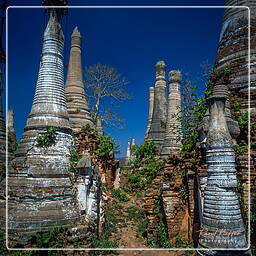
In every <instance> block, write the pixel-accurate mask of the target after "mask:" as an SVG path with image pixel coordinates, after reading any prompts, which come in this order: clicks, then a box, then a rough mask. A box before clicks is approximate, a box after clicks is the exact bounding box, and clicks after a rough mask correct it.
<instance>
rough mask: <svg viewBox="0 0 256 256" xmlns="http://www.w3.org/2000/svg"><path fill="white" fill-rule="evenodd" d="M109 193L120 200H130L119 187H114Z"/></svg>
mask: <svg viewBox="0 0 256 256" xmlns="http://www.w3.org/2000/svg"><path fill="white" fill-rule="evenodd" d="M111 195H112V196H113V197H115V198H118V199H119V200H120V201H122V202H128V201H129V200H130V197H129V195H127V194H126V193H124V192H122V191H121V189H114V190H113V191H112V192H111Z"/></svg>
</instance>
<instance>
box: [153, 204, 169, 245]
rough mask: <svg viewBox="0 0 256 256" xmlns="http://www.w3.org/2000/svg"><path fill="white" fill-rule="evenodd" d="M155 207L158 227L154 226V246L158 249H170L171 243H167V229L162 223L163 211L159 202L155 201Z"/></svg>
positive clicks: (163, 222)
mask: <svg viewBox="0 0 256 256" xmlns="http://www.w3.org/2000/svg"><path fill="white" fill-rule="evenodd" d="M155 205H156V209H157V217H158V225H157V226H156V240H155V244H156V246H157V247H158V248H171V247H172V246H171V243H170V242H169V238H168V233H167V227H166V225H165V221H164V215H163V209H162V204H161V202H160V200H159V199H158V200H155Z"/></svg>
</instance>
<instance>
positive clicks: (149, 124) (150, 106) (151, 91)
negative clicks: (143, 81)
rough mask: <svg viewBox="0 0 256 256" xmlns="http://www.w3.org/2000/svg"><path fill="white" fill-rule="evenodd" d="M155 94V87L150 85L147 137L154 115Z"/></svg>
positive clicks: (146, 136)
mask: <svg viewBox="0 0 256 256" xmlns="http://www.w3.org/2000/svg"><path fill="white" fill-rule="evenodd" d="M154 95H155V89H154V87H149V110H148V124H147V129H146V135H145V139H147V138H148V133H149V130H150V128H151V123H152V116H153V108H154Z"/></svg>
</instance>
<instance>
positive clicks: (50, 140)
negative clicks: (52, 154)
mask: <svg viewBox="0 0 256 256" xmlns="http://www.w3.org/2000/svg"><path fill="white" fill-rule="evenodd" d="M56 135H57V130H56V128H54V127H52V126H48V127H47V128H46V132H44V134H43V135H40V136H38V137H37V138H36V142H37V146H38V147H49V146H51V145H53V144H54V143H55V140H56Z"/></svg>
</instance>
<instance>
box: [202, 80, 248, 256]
mask: <svg viewBox="0 0 256 256" xmlns="http://www.w3.org/2000/svg"><path fill="white" fill-rule="evenodd" d="M227 98H228V89H227V87H226V86H225V85H222V84H219V85H216V86H215V87H214V89H213V95H212V96H211V97H210V99H209V104H210V107H209V114H210V124H209V131H208V134H207V138H206V162H207V165H208V167H207V185H206V188H205V190H204V203H203V217H202V224H201V230H200V236H199V248H208V249H211V248H230V249H231V248H239V249H242V248H246V247H247V241H246V232H245V227H244V223H243V219H242V215H241V210H240V204H239V200H238V195H237V192H236V188H237V177H236V166H235V153H234V150H233V148H232V146H233V143H232V138H231V136H230V134H229V130H228V126H227V122H226V116H225V102H226V100H227ZM241 253H243V252H241ZM198 255H243V254H239V252H237V253H234V252H228V251H223V252H219V251H198Z"/></svg>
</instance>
